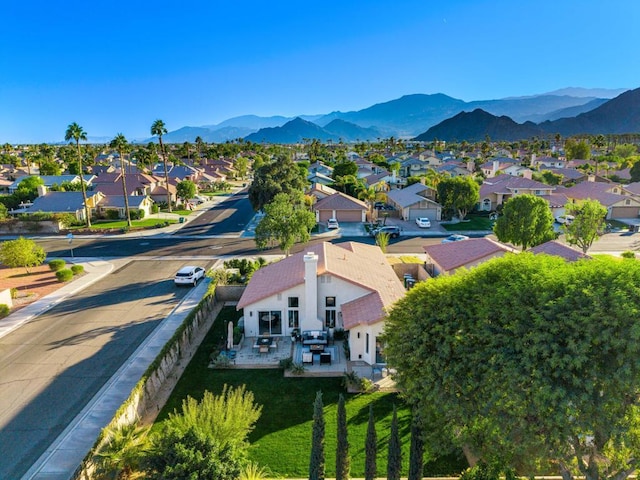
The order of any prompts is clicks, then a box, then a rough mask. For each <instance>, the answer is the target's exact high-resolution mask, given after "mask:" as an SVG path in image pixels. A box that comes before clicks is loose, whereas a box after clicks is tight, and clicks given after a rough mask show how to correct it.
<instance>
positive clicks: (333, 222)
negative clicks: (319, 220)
mask: <svg viewBox="0 0 640 480" xmlns="http://www.w3.org/2000/svg"><path fill="white" fill-rule="evenodd" d="M327 228H328V229H329V230H333V229H336V228H340V225H338V220H336V219H335V218H330V219H329V220H327Z"/></svg>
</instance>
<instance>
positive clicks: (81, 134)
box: [64, 122, 91, 228]
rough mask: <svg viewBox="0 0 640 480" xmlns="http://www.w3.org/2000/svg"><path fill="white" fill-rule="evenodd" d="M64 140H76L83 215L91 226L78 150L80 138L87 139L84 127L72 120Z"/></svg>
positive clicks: (80, 154) (89, 226) (80, 156)
mask: <svg viewBox="0 0 640 480" xmlns="http://www.w3.org/2000/svg"><path fill="white" fill-rule="evenodd" d="M64 140H65V141H66V142H68V141H70V140H73V141H74V142H76V150H77V152H78V174H79V175H80V188H81V190H82V201H83V202H84V215H85V217H86V220H87V228H91V211H90V209H89V205H88V203H87V188H86V187H85V185H84V175H83V172H82V152H81V151H80V140H82V141H84V142H86V141H87V132H85V131H84V129H83V128H82V127H81V126H80V125H78V124H77V123H76V122H73V123H72V124H71V125H69V126H68V127H67V131H66V132H65V134H64Z"/></svg>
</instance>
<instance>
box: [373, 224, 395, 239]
mask: <svg viewBox="0 0 640 480" xmlns="http://www.w3.org/2000/svg"><path fill="white" fill-rule="evenodd" d="M381 233H386V234H387V235H389V236H390V237H391V238H398V237H399V236H400V227H396V226H391V225H389V226H386V227H378V228H375V229H373V230H371V231H370V232H369V235H371V236H372V237H377V236H378V235H380V234H381Z"/></svg>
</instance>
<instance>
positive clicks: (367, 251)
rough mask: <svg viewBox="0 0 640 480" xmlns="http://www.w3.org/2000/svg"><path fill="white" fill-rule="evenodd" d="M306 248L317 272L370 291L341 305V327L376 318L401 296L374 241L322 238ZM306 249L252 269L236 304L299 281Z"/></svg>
mask: <svg viewBox="0 0 640 480" xmlns="http://www.w3.org/2000/svg"><path fill="white" fill-rule="evenodd" d="M307 251H308V252H313V253H315V254H316V255H318V270H317V273H318V276H320V275H324V274H329V275H333V276H335V277H338V278H341V279H343V280H344V281H347V282H350V283H353V284H355V285H359V286H360V287H362V288H364V289H366V290H368V291H369V292H370V293H369V294H368V295H364V296H363V297H360V298H359V299H356V300H352V301H351V302H348V303H344V304H342V305H341V308H343V310H342V318H343V322H344V324H345V328H350V327H352V326H354V325H357V324H369V323H375V322H376V321H379V320H380V319H382V318H383V317H384V316H385V311H384V308H385V307H390V306H391V305H392V304H393V303H395V302H396V301H397V300H399V299H400V298H402V297H403V296H404V292H405V290H404V287H403V285H402V282H401V281H400V279H399V278H398V277H397V275H396V274H395V272H394V271H393V268H391V265H389V263H388V262H387V259H386V257H385V255H384V254H383V253H382V252H381V251H380V248H378V247H377V246H375V245H365V244H362V243H355V242H345V243H340V244H337V245H334V244H332V243H328V242H324V243H321V244H317V245H313V246H310V247H309V248H308V249H307ZM307 251H305V252H300V253H297V254H294V255H291V256H290V257H287V258H285V259H283V260H281V261H279V262H276V263H273V264H270V265H267V266H266V267H263V268H261V269H260V270H258V271H257V272H255V273H254V274H253V277H251V281H250V282H249V285H247V288H246V289H245V291H244V293H243V294H242V297H241V298H240V301H239V302H238V307H237V308H244V307H246V306H248V305H251V304H252V303H255V302H257V301H259V300H262V299H265V298H267V297H270V296H273V295H276V294H278V293H281V292H284V291H286V290H288V289H290V288H292V287H295V286H296V285H301V284H303V283H304V261H303V257H304V255H305V254H306V253H307ZM365 298H366V299H367V300H366V302H369V305H365V304H364V303H361V302H360V300H362V301H363V302H364V301H365V300H364V299H365ZM345 307H346V310H344V308H345Z"/></svg>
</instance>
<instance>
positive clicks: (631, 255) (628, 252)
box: [620, 250, 636, 258]
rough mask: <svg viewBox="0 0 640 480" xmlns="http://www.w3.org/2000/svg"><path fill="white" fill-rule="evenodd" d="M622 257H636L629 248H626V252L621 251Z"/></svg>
mask: <svg viewBox="0 0 640 480" xmlns="http://www.w3.org/2000/svg"><path fill="white" fill-rule="evenodd" d="M620 256H621V257H622V258H636V252H632V251H631V250H627V251H626V252H622V253H621V254H620Z"/></svg>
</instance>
